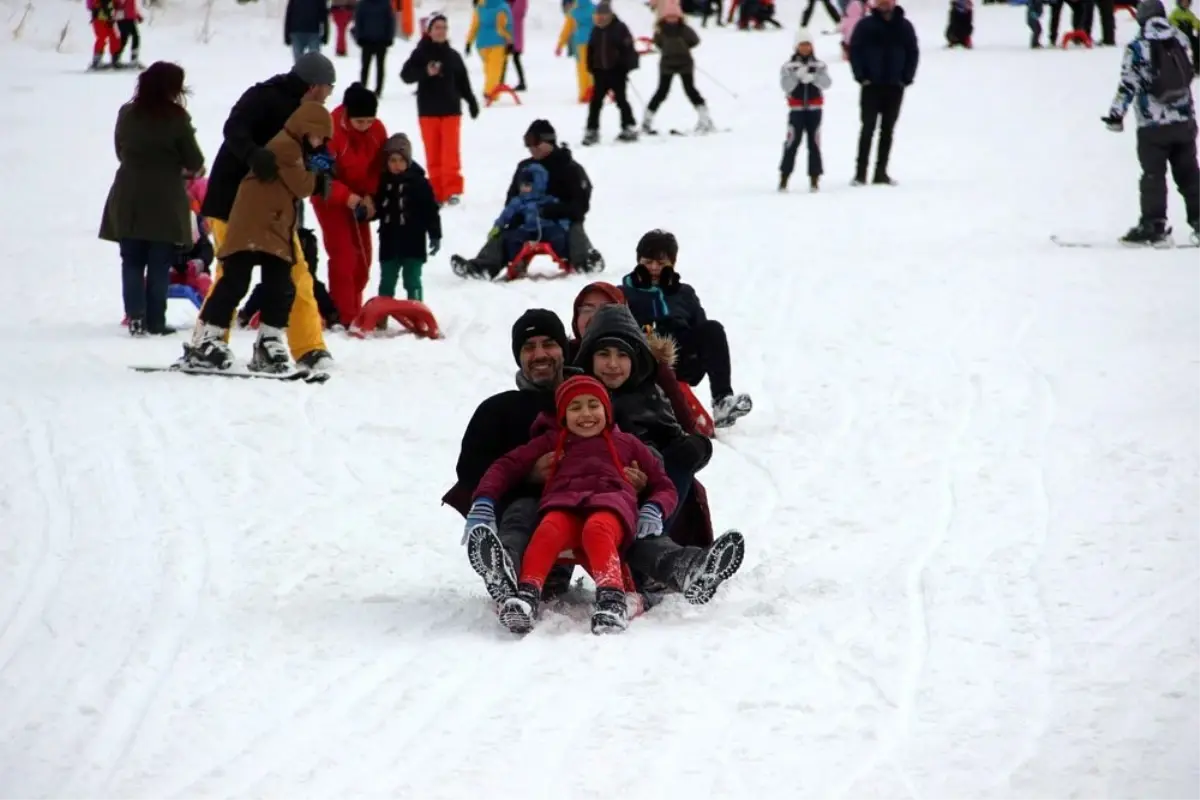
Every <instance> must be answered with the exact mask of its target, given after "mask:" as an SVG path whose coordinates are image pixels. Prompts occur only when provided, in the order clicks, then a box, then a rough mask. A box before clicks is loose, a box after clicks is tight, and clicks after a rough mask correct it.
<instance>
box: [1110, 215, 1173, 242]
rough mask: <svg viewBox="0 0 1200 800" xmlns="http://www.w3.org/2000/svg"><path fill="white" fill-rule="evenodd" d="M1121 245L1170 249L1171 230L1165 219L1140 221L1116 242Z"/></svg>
mask: <svg viewBox="0 0 1200 800" xmlns="http://www.w3.org/2000/svg"><path fill="white" fill-rule="evenodd" d="M1118 241H1119V242H1120V243H1121V244H1125V245H1133V246H1141V247H1145V246H1147V245H1149V246H1150V247H1171V246H1172V245H1173V244H1174V241H1172V239H1171V228H1170V226H1169V225H1167V221H1166V220H1165V219H1154V220H1142V221H1141V222H1139V223H1138V224H1137V225H1134V226H1133V227H1132V228H1130V229H1129V232H1128V233H1126V234H1125V235H1124V236H1122V237H1121V238H1120V239H1119V240H1118Z"/></svg>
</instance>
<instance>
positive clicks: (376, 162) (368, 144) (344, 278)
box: [312, 106, 387, 327]
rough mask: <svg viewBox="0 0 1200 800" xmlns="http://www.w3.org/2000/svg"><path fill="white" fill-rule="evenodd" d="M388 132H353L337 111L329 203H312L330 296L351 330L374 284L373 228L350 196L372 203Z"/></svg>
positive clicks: (378, 128)
mask: <svg viewBox="0 0 1200 800" xmlns="http://www.w3.org/2000/svg"><path fill="white" fill-rule="evenodd" d="M386 140H387V129H386V128H385V127H384V126H383V123H382V122H380V121H379V120H375V122H374V123H373V124H372V125H371V127H370V128H368V129H367V131H366V132H365V133H359V132H358V131H356V130H354V128H352V127H351V126H350V122H349V120H347V119H346V111H345V108H344V107H343V106H338V107H337V108H335V109H334V110H333V139H332V140H331V141H330V143H329V151H330V152H331V153H332V154H333V157H334V158H335V159H336V162H335V166H334V168H333V170H334V172H333V185H332V188H331V190H330V193H329V199H328V200H322V199H321V198H320V197H316V196H314V197H313V198H312V205H313V210H314V211H316V212H317V222H318V223H319V224H320V226H321V240H322V242H324V244H325V253H326V254H327V255H328V256H329V296H330V297H331V298H332V299H333V304H334V305H335V306H336V307H337V310H338V316H339V317H340V318H341V321H342V324H343V325H346V326H347V327H348V326H349V325H350V323H352V322H354V319H355V318H356V317H357V316H358V312H360V311H362V303H363V291H364V290H365V289H366V288H367V281H368V279H369V278H370V272H371V260H372V257H373V254H372V251H371V227H370V225H369V224H368V223H367V221H366V220H365V219H364V220H362V221H361V222H360V221H358V220H356V219H355V218H354V211H353V210H352V209H350V208H349V207H347V205H346V202H347V201H348V200H349V199H350V195H355V194H356V195H358V196H359V197H363V198H367V197H373V196H374V195H375V192H376V190H377V189H378V188H379V176H380V175H381V174H382V173H383V143H384V142H385V141H386Z"/></svg>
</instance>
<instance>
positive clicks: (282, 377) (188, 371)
mask: <svg viewBox="0 0 1200 800" xmlns="http://www.w3.org/2000/svg"><path fill="white" fill-rule="evenodd" d="M130 369H132V370H133V371H134V372H178V373H181V374H183V375H210V376H213V377H216V378H247V379H249V378H255V379H264V380H271V381H284V382H293V381H303V382H304V383H325V381H327V380H329V373H328V372H324V371H322V370H310V369H303V368H301V369H293V370H291V371H289V372H251V371H250V370H248V369H246V368H244V367H230V368H229V369H204V368H196V367H185V366H183V365H182V364H171V365H170V366H167V367H151V366H132V367H130Z"/></svg>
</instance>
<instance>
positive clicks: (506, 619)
mask: <svg viewBox="0 0 1200 800" xmlns="http://www.w3.org/2000/svg"><path fill="white" fill-rule="evenodd" d="M540 594H541V592H540V591H539V590H538V587H536V586H534V585H533V584H532V583H522V584H521V585H520V586H518V587H517V592H516V594H514V595H513V596H512V597H510V598H508V599H507V600H505V601H504V602H503V603H502V604H501V605H500V624H501V625H503V626H504V627H506V628H508V629H509V630H510V631H512V632H513V633H529V632H530V631H531V630H533V624H534V622H535V621H536V620H537V615H538V595H540Z"/></svg>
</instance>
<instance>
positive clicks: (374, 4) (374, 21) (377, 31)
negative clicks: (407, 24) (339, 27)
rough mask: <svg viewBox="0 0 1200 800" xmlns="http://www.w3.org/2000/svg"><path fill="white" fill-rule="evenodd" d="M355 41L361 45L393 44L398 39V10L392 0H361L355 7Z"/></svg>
mask: <svg viewBox="0 0 1200 800" xmlns="http://www.w3.org/2000/svg"><path fill="white" fill-rule="evenodd" d="M354 41H356V42H358V44H359V46H360V47H361V46H363V45H374V46H376V47H379V46H382V47H385V48H388V47H391V46H392V43H393V42H395V41H396V12H395V11H394V10H393V9H392V4H391V0H359V3H358V5H357V6H355V8H354Z"/></svg>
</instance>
